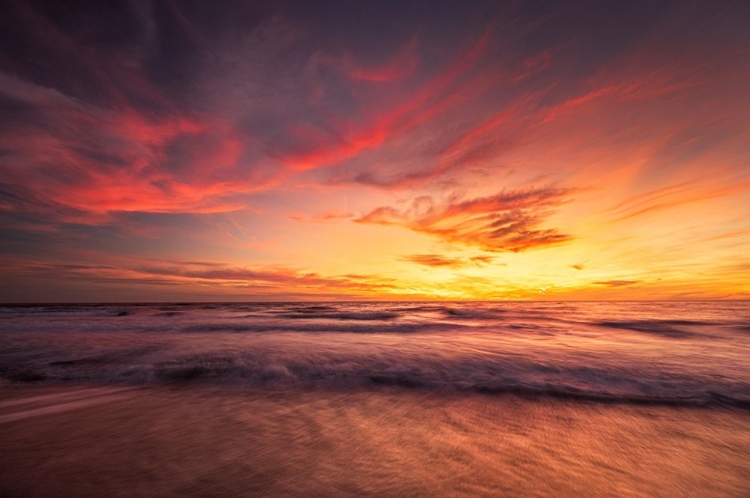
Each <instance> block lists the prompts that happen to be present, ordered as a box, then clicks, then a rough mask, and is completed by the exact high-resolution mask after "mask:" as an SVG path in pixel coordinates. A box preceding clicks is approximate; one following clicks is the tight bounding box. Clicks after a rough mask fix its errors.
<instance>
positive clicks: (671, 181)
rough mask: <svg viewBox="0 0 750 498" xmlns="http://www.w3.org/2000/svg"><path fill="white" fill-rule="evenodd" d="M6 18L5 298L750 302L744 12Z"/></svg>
mask: <svg viewBox="0 0 750 498" xmlns="http://www.w3.org/2000/svg"><path fill="white" fill-rule="evenodd" d="M2 9H3V16H2V20H0V41H1V43H0V109H2V112H0V241H2V244H1V245H0V267H1V268H0V279H1V283H2V285H1V286H0V287H1V289H2V290H0V301H2V302H37V301H54V302H69V301H153V300H157V301H212V300H232V301H244V300H247V301H259V300H308V299H310V300H312V299H316V300H317V299H326V300H330V299H415V300H416V299H498V300H504V299H560V300H564V299H604V300H612V299H716V298H721V299H748V298H750V90H749V89H750V28H749V26H750V3H748V2H744V1H734V2H732V1H723V0H716V1H706V2H693V1H690V0H678V1H675V2H659V1H652V0H649V1H627V2H626V1H620V2H603V1H600V0H592V1H581V2H575V1H573V2H553V1H541V0H540V1H533V2H499V1H476V2H475V1H460V2H459V1H442V2H441V1H421V2H410V1H399V2H385V1H372V2H370V1H362V2H357V1H344V2H325V1H300V2H292V1H271V2H262V1H250V2H244V1H243V2H240V1H204V0H194V1H177V0H175V1H166V0H165V1H156V0H155V1H152V2H148V1H145V0H144V1H138V0H133V1H121V2H120V1H108V2H101V1H93V0H92V1H86V2H84V1H76V2H59V1H48V2H23V1H16V2H5V3H4V4H3V7H2Z"/></svg>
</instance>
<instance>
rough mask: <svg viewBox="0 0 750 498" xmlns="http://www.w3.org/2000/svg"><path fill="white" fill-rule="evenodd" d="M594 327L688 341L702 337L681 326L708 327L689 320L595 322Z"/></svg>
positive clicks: (702, 323)
mask: <svg viewBox="0 0 750 498" xmlns="http://www.w3.org/2000/svg"><path fill="white" fill-rule="evenodd" d="M593 325H596V326H598V327H606V328H612V329H625V330H633V331H635V332H643V333H648V334H657V335H660V336H663V337H670V338H674V339H687V338H693V337H697V336H700V335H701V334H697V333H695V332H691V331H688V330H685V329H683V328H678V327H680V326H691V325H706V323H704V322H696V321H689V320H634V321H602V322H594V323H593Z"/></svg>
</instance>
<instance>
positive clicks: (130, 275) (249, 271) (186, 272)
mask: <svg viewBox="0 0 750 498" xmlns="http://www.w3.org/2000/svg"><path fill="white" fill-rule="evenodd" d="M0 268H2V269H3V272H4V273H5V274H7V275H8V276H9V277H10V276H14V277H18V276H20V277H47V278H52V279H55V280H61V279H62V280H64V279H74V280H75V281H87V282H90V283H92V284H118V285H125V286H134V285H140V286H143V285H147V286H164V285H167V286H178V285H180V286H188V285H193V286H195V285H198V286H208V287H209V288H211V289H213V291H214V292H217V293H222V292H226V291H227V290H232V289H235V290H237V289H240V290H244V291H247V292H264V293H268V294H279V295H283V294H314V293H319V294H323V295H324V294H335V295H336V296H339V297H341V296H346V295H349V296H357V295H362V294H367V295H378V294H384V293H398V292H399V287H398V285H397V283H396V282H395V281H394V280H391V279H388V278H385V277H378V276H373V275H341V276H324V275H321V274H319V273H316V272H307V271H300V270H295V269H291V268H288V267H282V266H256V267H236V266H231V265H225V264H221V263H211V262H185V263H180V262H175V263H173V264H170V265H163V264H161V265H159V264H145V265H144V264H141V265H138V264H137V263H133V264H130V265H98V264H91V265H87V264H70V263H52V262H40V261H33V260H24V259H16V260H14V261H12V262H10V263H8V262H6V263H5V264H3V265H0Z"/></svg>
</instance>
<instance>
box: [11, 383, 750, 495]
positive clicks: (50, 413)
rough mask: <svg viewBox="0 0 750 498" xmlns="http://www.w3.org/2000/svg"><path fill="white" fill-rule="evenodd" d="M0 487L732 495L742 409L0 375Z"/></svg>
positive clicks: (744, 424) (49, 491)
mask: <svg viewBox="0 0 750 498" xmlns="http://www.w3.org/2000/svg"><path fill="white" fill-rule="evenodd" d="M0 441H2V451H0V496H3V497H6V496H8V497H16V496H18V497H27V496H28V497H37V496H39V497H42V496H44V497H48V496H56V497H65V496H82V497H87V496H91V497H94V496H96V497H99V496H128V497H131V496H174V497H178V496H179V497H193V496H196V497H197V496H308V497H309V496H576V497H581V496H620V497H637V496H643V497H647V496H648V497H674V496H684V497H691V496H695V497H707V496H708V497H747V496H748V495H750V413H748V412H745V411H736V410H730V409H717V408H714V409H701V408H678V407H659V406H631V405H608V404H602V403H589V402H580V401H578V402H573V401H565V400H548V399H522V398H518V397H514V396H488V395H479V394H469V395H462V394H439V393H418V392H413V391H409V390H395V389H393V390H392V389H383V390H372V391H351V392H349V391H327V390H314V391H302V390H285V391H271V390H248V389H240V388H213V387H200V386H180V387H147V388H137V389H122V388H107V387H104V388H91V387H85V386H78V387H74V386H64V387H63V386H60V387H50V386H21V385H18V384H6V385H3V386H0Z"/></svg>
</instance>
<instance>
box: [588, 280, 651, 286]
mask: <svg viewBox="0 0 750 498" xmlns="http://www.w3.org/2000/svg"><path fill="white" fill-rule="evenodd" d="M638 283H640V280H600V281H598V282H593V284H595V285H603V286H606V287H625V286H627V285H635V284H638Z"/></svg>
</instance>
